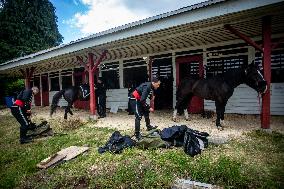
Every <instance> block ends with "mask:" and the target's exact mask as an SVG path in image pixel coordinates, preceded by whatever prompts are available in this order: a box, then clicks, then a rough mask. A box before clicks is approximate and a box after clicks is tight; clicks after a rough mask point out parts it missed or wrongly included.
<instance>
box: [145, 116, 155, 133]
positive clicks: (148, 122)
mask: <svg viewBox="0 0 284 189" xmlns="http://www.w3.org/2000/svg"><path fill="white" fill-rule="evenodd" d="M145 122H146V127H147V131H151V130H153V129H157V126H152V125H150V118H149V117H145Z"/></svg>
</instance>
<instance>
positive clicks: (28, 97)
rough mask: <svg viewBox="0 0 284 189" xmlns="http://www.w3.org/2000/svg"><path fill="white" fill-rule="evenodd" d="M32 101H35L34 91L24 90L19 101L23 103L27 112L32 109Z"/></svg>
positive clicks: (19, 96) (18, 97)
mask: <svg viewBox="0 0 284 189" xmlns="http://www.w3.org/2000/svg"><path fill="white" fill-rule="evenodd" d="M32 99H33V91H32V90H31V89H24V90H22V91H21V92H20V93H19V95H18V96H17V100H21V101H23V102H24V107H25V108H26V109H27V110H30V109H31V103H32Z"/></svg>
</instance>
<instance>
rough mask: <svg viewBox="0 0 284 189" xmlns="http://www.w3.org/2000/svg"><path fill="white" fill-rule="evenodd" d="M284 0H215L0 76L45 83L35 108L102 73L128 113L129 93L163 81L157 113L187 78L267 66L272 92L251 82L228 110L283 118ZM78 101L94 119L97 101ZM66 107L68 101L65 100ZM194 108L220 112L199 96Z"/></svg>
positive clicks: (15, 63)
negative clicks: (262, 90) (156, 78)
mask: <svg viewBox="0 0 284 189" xmlns="http://www.w3.org/2000/svg"><path fill="white" fill-rule="evenodd" d="M283 10H284V1H280V0H262V1H259V0H250V1H247V0H234V1H233V0H209V1H206V2H203V3H199V4H195V5H192V6H188V7H184V8H181V9H178V10H175V11H171V12H167V13H164V14H161V15H157V16H154V17H150V18H147V19H144V20H140V21H137V22H133V23H129V24H126V25H123V26H120V27H116V28H113V29H109V30H106V31H104V32H100V33H97V34H94V35H91V36H88V37H85V38H82V39H79V40H76V41H74V42H70V43H68V44H64V45H60V46H57V47H54V48H50V49H46V50H44V51H40V52H37V53H34V54H31V55H28V56H24V57H20V58H17V59H14V60H11V61H8V62H6V63H4V64H1V65H0V74H1V75H2V74H3V75H17V76H22V77H23V78H25V81H26V86H27V87H28V86H39V88H40V94H38V95H37V96H36V97H35V100H34V104H35V105H36V106H49V105H50V103H51V100H52V97H53V95H54V94H55V93H56V92H57V91H59V90H61V89H65V88H68V87H70V86H72V85H73V86H74V85H77V86H78V85H80V84H82V83H86V82H87V83H90V84H91V85H92V84H95V81H96V78H97V77H99V76H101V77H103V80H104V82H105V84H106V87H107V89H108V90H107V108H119V109H127V102H128V89H129V88H131V87H135V86H137V85H139V84H140V83H141V82H144V81H148V80H149V78H151V77H154V76H159V77H160V79H161V81H162V84H161V87H160V88H159V89H158V90H157V91H156V93H155V95H156V96H157V98H155V108H156V109H172V108H173V107H174V106H175V93H176V88H177V86H178V84H179V82H180V81H181V80H182V78H184V77H186V76H189V77H191V76H196V75H198V76H199V77H212V76H215V75H217V74H221V73H224V72H226V70H228V69H231V68H238V67H240V66H242V65H247V64H250V63H251V62H252V61H253V60H254V61H256V62H259V63H260V65H261V66H262V67H263V71H264V77H265V80H266V81H267V82H268V88H269V90H268V91H267V93H265V95H263V96H262V98H261V99H259V98H258V94H257V92H255V91H254V90H253V89H251V88H249V87H248V86H246V85H240V86H239V87H237V88H236V90H235V92H234V95H233V96H232V97H231V98H230V99H229V101H228V104H227V106H226V113H240V114H260V113H261V123H262V128H269V123H270V115H284V95H283V94H284V40H283V39H284V12H283ZM93 93H94V92H93V89H92V88H91V96H90V101H88V102H79V101H78V102H76V103H75V107H77V108H84V109H90V112H91V115H95V114H96V112H95V109H96V108H95V97H94V94H93ZM59 105H60V106H65V105H66V101H65V100H63V99H62V100H61V101H60V103H59ZM190 106H191V108H190V111H192V112H196V113H197V112H201V111H203V110H214V111H215V105H214V102H212V101H208V100H199V99H193V100H192V103H191V105H190Z"/></svg>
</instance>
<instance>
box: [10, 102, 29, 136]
mask: <svg viewBox="0 0 284 189" xmlns="http://www.w3.org/2000/svg"><path fill="white" fill-rule="evenodd" d="M11 113H12V115H13V116H14V117H15V118H16V119H17V121H18V122H19V123H20V125H21V126H20V139H24V138H26V135H27V131H28V128H29V125H30V121H29V120H28V117H27V113H26V109H25V108H21V107H19V106H11Z"/></svg>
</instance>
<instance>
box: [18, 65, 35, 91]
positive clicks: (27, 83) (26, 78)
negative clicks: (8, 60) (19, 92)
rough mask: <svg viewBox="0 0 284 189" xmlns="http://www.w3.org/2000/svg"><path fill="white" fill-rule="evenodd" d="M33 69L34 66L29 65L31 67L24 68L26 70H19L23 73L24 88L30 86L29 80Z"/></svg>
mask: <svg viewBox="0 0 284 189" xmlns="http://www.w3.org/2000/svg"><path fill="white" fill-rule="evenodd" d="M34 70H35V67H31V69H29V68H26V70H23V69H20V71H21V73H22V74H23V76H24V79H25V88H26V89H29V88H30V87H31V86H30V81H31V77H32V76H33V73H34ZM38 87H39V86H38Z"/></svg>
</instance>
